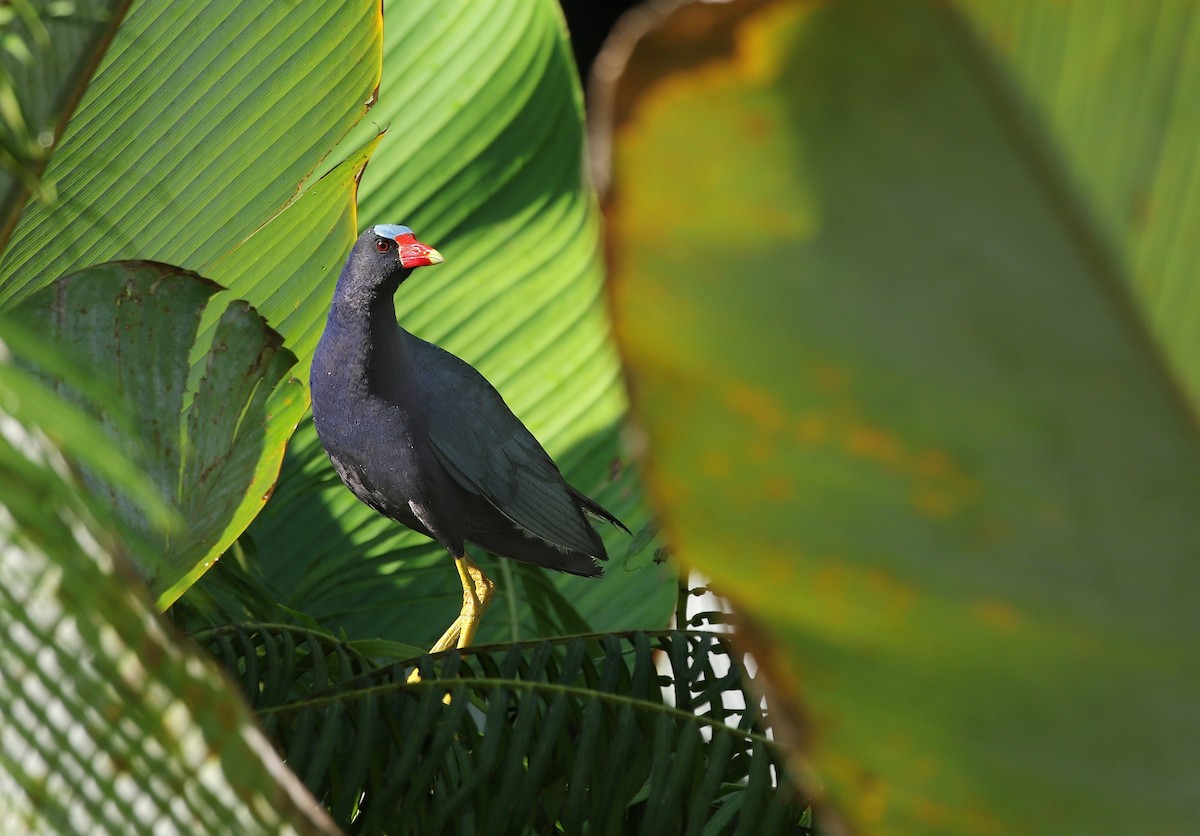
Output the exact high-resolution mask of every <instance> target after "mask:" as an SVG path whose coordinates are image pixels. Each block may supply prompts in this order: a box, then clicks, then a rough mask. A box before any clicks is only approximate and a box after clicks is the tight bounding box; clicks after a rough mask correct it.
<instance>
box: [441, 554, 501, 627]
mask: <svg viewBox="0 0 1200 836" xmlns="http://www.w3.org/2000/svg"><path fill="white" fill-rule="evenodd" d="M454 566H455V568H457V569H458V579H459V580H460V581H462V587H463V605H462V612H460V613H459V614H458V620H457V621H456V622H455V625H456V626H457V627H458V630H457V633H458V646H459V647H466V646H467V645H469V644H470V643H471V642H472V641H474V640H475V633H476V632H478V631H479V622H480V621H482V620H483V614H484V613H485V612H487V608H488V607H490V606H491V604H492V597H493V596H494V595H495V593H496V583H495V581H493V580H492V579H491V578H489V577H488V576H487V575H485V574H484V573H483V570H482V569H480V568H479V567H478V566H476V565H475V561H473V560H471V558H470V557H469V556H468V555H465V554H464V555H463V556H462V557H456V558H455V559H454ZM451 629H453V627H451ZM446 632H447V633H449V632H450V631H449V630H447V631H446ZM443 638H446V637H445V636H443Z"/></svg>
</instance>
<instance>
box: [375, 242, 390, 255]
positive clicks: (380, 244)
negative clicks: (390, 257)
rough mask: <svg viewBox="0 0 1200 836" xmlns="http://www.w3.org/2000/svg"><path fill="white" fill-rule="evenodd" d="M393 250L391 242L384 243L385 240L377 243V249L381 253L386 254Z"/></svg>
mask: <svg viewBox="0 0 1200 836" xmlns="http://www.w3.org/2000/svg"><path fill="white" fill-rule="evenodd" d="M391 248H392V242H391V241H384V240H382V239H380V240H378V241H376V242H375V249H377V250H379V251H380V252H381V253H386V252H387V251H388V250H390V249H391Z"/></svg>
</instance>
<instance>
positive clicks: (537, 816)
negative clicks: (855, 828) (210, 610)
mask: <svg viewBox="0 0 1200 836" xmlns="http://www.w3.org/2000/svg"><path fill="white" fill-rule="evenodd" d="M196 638H197V639H198V640H199V641H200V642H201V643H202V644H203V645H205V646H206V647H208V648H209V650H211V651H212V652H213V653H214V655H215V656H216V657H217V658H218V660H219V661H220V662H221V663H222V664H223V665H224V666H225V667H226V668H227V669H228V670H229V671H230V672H231V673H232V675H233V676H234V677H235V678H236V679H237V680H238V681H239V682H240V683H241V686H242V688H243V690H244V691H245V693H246V694H247V697H248V698H249V699H250V701H251V704H252V706H253V707H254V708H255V710H256V711H257V712H258V713H259V716H260V717H261V718H262V721H263V724H264V727H265V728H266V730H267V733H268V735H269V736H270V737H271V738H272V740H273V741H274V742H275V745H276V747H277V748H278V749H279V751H280V752H281V753H282V754H283V755H284V757H285V758H286V760H287V762H288V764H289V765H290V766H291V767H292V769H293V770H295V771H296V773H297V774H299V775H300V776H301V778H302V779H303V780H304V781H305V783H306V784H307V785H308V787H309V788H310V789H311V790H312V791H313V793H314V794H315V795H316V796H317V798H319V799H321V800H322V801H323V802H324V803H325V804H326V805H327V806H328V807H329V809H330V811H331V812H332V814H333V816H334V818H335V820H336V821H338V822H339V823H340V824H341V825H342V826H343V827H344V828H345V829H346V830H347V831H348V832H352V833H396V834H401V833H471V834H476V833H478V834H487V833H498V834H509V833H551V832H567V833H578V832H584V831H586V832H589V833H604V834H606V833H624V832H631V831H636V832H646V833H656V834H657V833H663V834H669V833H680V834H708V833H754V834H759V833H763V834H765V833H805V832H808V828H807V826H806V825H807V818H806V817H807V812H806V805H805V804H804V803H803V801H802V800H801V799H800V798H799V796H798V795H797V794H796V793H795V791H794V790H793V788H792V785H791V783H790V782H789V780H788V778H787V775H786V769H785V766H784V761H783V759H782V757H781V756H780V755H779V753H778V752H777V750H776V748H775V746H774V744H773V742H772V741H771V739H770V737H769V733H768V731H767V730H768V728H769V726H768V724H767V718H766V717H765V716H764V714H763V712H762V711H761V710H760V709H759V708H757V706H758V705H759V702H758V698H757V697H756V696H753V695H752V694H750V693H748V692H747V690H746V688H745V682H744V679H743V675H742V672H741V671H742V667H741V665H740V660H739V659H738V657H737V652H736V651H735V650H733V649H732V648H731V647H730V645H729V644H728V641H727V636H725V635H721V634H717V633H710V632H704V631H664V632H656V633H640V632H639V633H628V634H598V635H587V636H574V637H567V638H563V639H558V640H546V641H538V642H528V643H520V644H505V645H493V646H486V647H479V648H471V649H470V650H468V651H466V652H459V651H449V652H446V653H443V654H439V655H437V656H422V657H420V658H419V659H418V660H409V661H407V662H401V663H395V664H384V663H383V662H382V661H381V660H379V659H375V658H372V657H370V656H367V655H365V654H363V653H361V652H359V651H358V650H356V649H355V648H354V647H353V646H352V645H350V644H348V643H346V642H343V641H341V640H339V639H337V638H336V637H333V636H330V635H328V634H325V633H321V632H318V631H315V630H311V629H306V628H301V627H295V626H284V625H270V624H246V625H229V626H223V627H218V628H213V629H210V630H205V631H202V632H200V633H198V634H197V635H196ZM414 662H415V664H416V665H418V666H419V671H420V681H419V682H409V681H408V675H409V673H410V672H411V671H412V670H413V665H414Z"/></svg>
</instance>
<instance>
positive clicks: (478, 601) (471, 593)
mask: <svg viewBox="0 0 1200 836" xmlns="http://www.w3.org/2000/svg"><path fill="white" fill-rule="evenodd" d="M454 566H455V568H456V569H458V579H459V581H461V582H462V588H463V604H462V610H460V611H459V614H458V618H456V619H454V622H453V623H452V624H451V625H450V626H449V627H447V628H446V632H444V633H442V637H441V638H440V639H438V640H437V641H436V642H434V644H433V647H431V648H429V652H430V653H441V652H442V651H443V650H449V649H450V648H452V647H458V648H463V647H467V646H468V645H469V644H470V643H471V642H472V641H474V639H475V634H476V633H477V632H478V631H479V622H480V621H481V620H483V614H484V613H485V612H487V608H488V607H489V606H490V605H491V603H492V598H493V596H494V595H495V592H496V583H495V581H493V580H492V579H491V578H489V577H488V576H487V575H485V574H484V572H483V570H482V569H480V568H479V567H478V566H476V565H475V561H473V560H471V558H470V557H468V556H467V555H466V554H464V555H463V556H462V557H456V558H454ZM420 681H421V673H420V670H419V669H417V670H413V672H412V673H410V674H409V675H408V682H409V684H410V685H411V684H414V683H417V682H420ZM442 702H445V703H449V702H450V695H449V694H446V696H445V697H443V698H442Z"/></svg>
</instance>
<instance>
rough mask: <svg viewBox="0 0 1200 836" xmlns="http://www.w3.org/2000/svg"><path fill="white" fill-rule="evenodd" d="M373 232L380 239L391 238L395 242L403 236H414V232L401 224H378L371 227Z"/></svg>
mask: <svg viewBox="0 0 1200 836" xmlns="http://www.w3.org/2000/svg"><path fill="white" fill-rule="evenodd" d="M371 231H372V232H374V233H375V234H376V235H378V236H379V237H380V238H391V239H392V240H393V241H394V240H396V239H397V238H399V237H400V236H401V235H412V234H413V231H412V230H411V229H409V228H408V227H406V226H401V225H400V224H378V225H376V226H373V227H371Z"/></svg>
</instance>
